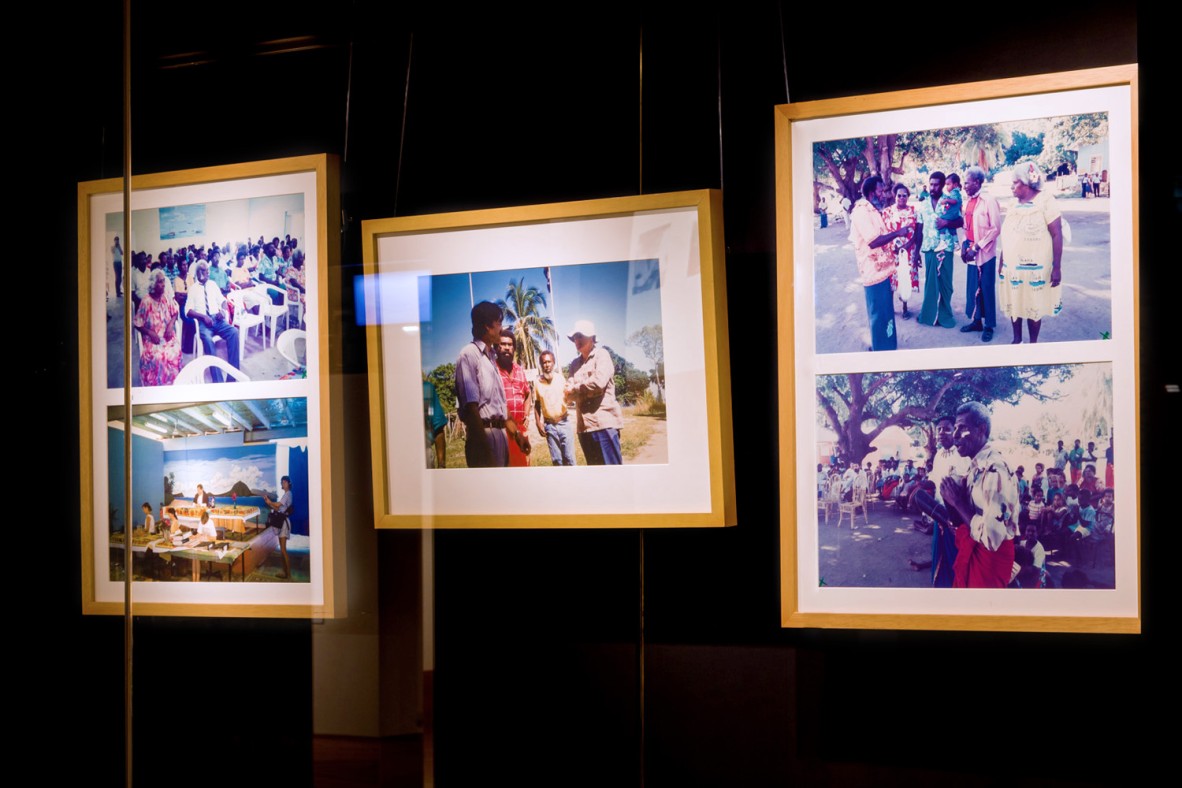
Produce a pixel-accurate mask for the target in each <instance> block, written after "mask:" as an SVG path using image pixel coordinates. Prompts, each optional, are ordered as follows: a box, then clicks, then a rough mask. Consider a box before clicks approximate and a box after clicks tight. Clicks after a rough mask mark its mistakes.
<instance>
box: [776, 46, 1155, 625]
mask: <svg viewBox="0 0 1182 788" xmlns="http://www.w3.org/2000/svg"><path fill="white" fill-rule="evenodd" d="M1136 100H1137V85H1136V67H1135V66H1121V67H1114V68H1104V69H1095V70H1088V71H1079V72H1070V73H1063V74H1050V75H1043V76H1034V77H1024V78H1016V79H1006V80H998V81H992V82H981V83H974V84H968V85H955V86H946V87H938V88H926V89H920V90H910V91H902V92H897V93H885V94H879V95H871V96H857V97H850V98H844V99H831V100H824V101H814V102H807V103H800V104H788V105H784V106H780V107H777V108H776V168H777V178H776V181H777V194H776V200H777V205H776V211H777V232H778V242H777V243H778V248H777V255H778V268H777V270H778V289H779V292H778V303H779V312H780V317H779V341H780V345H779V347H780V378H779V379H780V398H781V402H782V404H783V407H782V408H781V412H782V413H783V414H784V415H785V417H784V418H783V419H782V421H781V425H780V446H781V465H780V473H781V507H780V511H781V603H782V614H783V624H784V626H788V627H852V628H888V629H978V630H1042V631H1089V632H1137V631H1139V630H1140V577H1139V564H1138V559H1137V556H1138V543H1139V539H1138V482H1137V469H1136V464H1135V463H1134V462H1124V461H1122V462H1121V463H1120V465H1119V469H1118V466H1117V464H1116V461H1115V458H1116V457H1120V458H1122V459H1123V458H1134V457H1136V456H1137V430H1138V418H1137V403H1138V397H1137V335H1136V327H1137V302H1136V292H1137V188H1138V184H1137V150H1136V140H1137V129H1136V118H1137V107H1136ZM920 589H923V590H920Z"/></svg>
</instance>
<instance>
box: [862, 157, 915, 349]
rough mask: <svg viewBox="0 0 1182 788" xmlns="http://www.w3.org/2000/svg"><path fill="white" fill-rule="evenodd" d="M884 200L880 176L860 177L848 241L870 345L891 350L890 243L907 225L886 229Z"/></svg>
mask: <svg viewBox="0 0 1182 788" xmlns="http://www.w3.org/2000/svg"><path fill="white" fill-rule="evenodd" d="M885 202H886V190H885V189H884V188H883V185H882V178H880V177H879V176H877V175H871V176H870V177H869V178H867V179H866V180H864V181H862V199H860V200H858V202H857V203H855V204H854V208H853V210H852V211H850V241H851V242H852V243H853V245H854V256H855V257H856V258H857V260H858V279H859V281H860V282H861V283H862V287H863V288H865V292H866V314H867V316H868V317H869V319H870V349H871V350H894V349H895V348H896V347H898V337H897V336H896V335H895V302H894V298H893V296H892V295H891V274H892V273H894V271H895V255H894V253H893V252H892V250H891V247H890V246H889V244H890V242H891V241H893V240H895V239H896V238H901V237H903V236H904V235H906V234H907V232H908V228H902V227H901V228H899V229H898V230H895V231H894V232H888V231H887V228H886V223H885V222H884V221H883V218H882V214H881V213H879V210H880V207H881V206H882V205H883V204H884V203H885Z"/></svg>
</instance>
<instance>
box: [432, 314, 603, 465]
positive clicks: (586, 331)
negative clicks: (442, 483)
mask: <svg viewBox="0 0 1182 788" xmlns="http://www.w3.org/2000/svg"><path fill="white" fill-rule="evenodd" d="M471 318H472V341H471V342H469V343H468V344H467V345H465V346H464V348H463V349H462V350H461V351H460V355H459V358H458V359H457V361H456V372H455V390H456V398H457V401H458V402H457V406H458V411H459V419H460V421H461V422H462V423H463V425H464V428H465V435H466V440H465V443H464V458H465V461H466V463H467V466H468V467H469V468H498V467H514V466H527V465H529V464H530V453H531V451H532V447H531V446H530V439H529V424H530V422H531V421H532V422H533V423H534V424H535V426H536V427H537V431H538V434H539V435H544V436H545V437H546V444H547V447H548V449H549V451H550V463H551V465H565V466H572V465H574V464H575V448H574V447H575V444H574V440H575V435H577V436H578V441H579V447H580V448H581V449H582V451H583V456H584V458H585V459H586V461H587V464H588V465H622V464H623V462H624V458H623V453H622V451H621V448H620V428H621V427H622V426H623V423H624V417H623V411H622V409H621V407H620V403H619V401H618V400H617V399H616V385H615V363H614V362H613V361H612V358H611V354H610V353H609V352H608V351H607V349H606V348H605V347H603V346H601V345H599V344H597V337H596V333H595V325H594V324H593V323H592V322H591V321H590V320H579V321H576V322H575V324H574V328H573V330H572V331H571V333H570V334H569V336H568V339H570V341H571V342H573V343H574V345H575V349H576V350H577V351H578V355H577V356H576V357H575V359H574V360H573V361H572V362H571V364H570V366H569V368H568V374H567V375H563V373H562V370H561V369H560V368H559V367H558V365H557V363H556V360H555V358H554V353H553V352H552V351H550V350H545V351H542V353H541V354H539V359H538V360H539V364H540V369H539V370H538V371H537V375H536V378H535V379H534V380H533V381H531V380H530V379H529V377H530V376H528V375H526V372H525V370H524V369H523V368H522V367H521V365H520V364H518V363H517V361H516V360H515V359H516V341H517V340H516V337H515V335H514V333H513V331H512V329H508V328H505V327H504V325H503V321H504V311H503V310H502V309H501V308H500V307H499V306H497V305H496V304H494V303H491V302H489V301H482V302H480V303H479V304H476V306H474V307H472V312H471ZM423 412H424V423H425V428H426V439H427V440H426V443H427V464H428V467H444V465H445V464H446V446H445V442H446V437H445V432H444V428H445V427H446V425H447V419H446V416H444V415H443V408H442V406H441V404H440V403H439V397H438V394H437V392H436V391H435V387H434V386H433V385H432V384H431V383H430V382H424V383H423Z"/></svg>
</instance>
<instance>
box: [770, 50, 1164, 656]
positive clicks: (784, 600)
mask: <svg viewBox="0 0 1182 788" xmlns="http://www.w3.org/2000/svg"><path fill="white" fill-rule="evenodd" d="M1103 87H1128V88H1129V96H1130V103H1129V107H1128V111H1129V122H1130V124H1131V146H1132V148H1131V151H1130V153H1131V172H1130V187H1131V205H1132V216H1131V224H1132V238H1131V247H1132V248H1131V249H1129V250H1128V252H1129V253H1131V259H1132V271H1131V274H1130V276H1131V294H1132V297H1131V303H1129V304H1124V305H1122V306H1121V308H1127V309H1131V310H1132V315H1131V324H1132V328H1133V330H1132V336H1131V337H1130V338H1128V339H1125V340H1122V343H1120V344H1121V347H1120V348H1118V347H1115V346H1114V347H1113V351H1112V352H1113V355H1114V356H1115V355H1116V354H1118V353H1120V352H1122V351H1123V349H1124V348H1127V350H1128V352H1129V353H1130V354H1131V357H1132V359H1133V361H1132V364H1133V369H1134V373H1135V374H1134V375H1133V381H1131V384H1125V385H1131V388H1132V402H1133V403H1134V408H1133V416H1132V418H1133V424H1134V425H1135V430H1134V431H1135V433H1136V434H1139V433H1140V411H1139V401H1140V399H1139V385H1140V383H1139V376H1138V375H1137V374H1136V371H1137V359H1138V358H1139V338H1138V335H1137V321H1138V311H1137V310H1138V304H1137V292H1138V261H1139V239H1138V232H1139V225H1138V152H1137V67H1136V65H1126V66H1114V67H1109V68H1098V69H1088V70H1082V71H1072V72H1064V73H1056V74H1044V75H1039V76H1030V77H1017V78H1012V79H1000V80H993V81H987V82H975V83H970V84H962V85H946V86H940V87H931V88H921V89H917V90H905V91H897V92H891V93H880V94H874V95H865V96H851V97H845V98H836V99H825V100H820V101H809V102H802V103H798V104H785V105H781V106H778V107H776V108H775V135H776V231H777V249H776V255H777V302H778V305H779V319H778V331H777V337H778V341H779V367H780V369H779V378H778V380H779V390H780V393H779V398H780V413H781V420H780V429H779V445H780V605H781V624H782V626H784V627H822V628H855V629H931V630H935V629H946V630H984V631H1015V632H1035V631H1037V632H1104V633H1137V632H1140V629H1141V592H1140V558H1139V555H1140V535H1139V531H1138V533H1137V535H1136V539H1135V540H1134V547H1135V550H1136V554H1137V555H1136V578H1135V582H1136V583H1137V589H1136V595H1135V596H1136V611H1135V613H1131V614H1130V615H1118V616H1088V615H1086V614H1084V611H1081V614H1080V615H1029V616H1028V615H1020V614H992V613H974V612H971V611H966V613H964V614H951V615H945V614H939V615H935V614H925V613H915V612H909V611H901V612H899V613H882V612H865V613H859V612H844V611H843V612H816V611H812V610H810V611H802V610H801V609H800V600H799V591H800V589H799V587H798V574H799V573H798V567H799V566H800V564H799V559H800V556H798V531H797V516H798V511H799V507H798V500H797V485H798V483H799V482H798V478H797V473H798V470H797V469H798V462H803V461H802V460H798V458H797V457H796V455H795V451H796V444H797V428H796V413H797V410H796V409H797V400H796V394H797V392H796V385H797V380H796V374H797V373H796V369H797V352H798V348H797V347H796V337H795V330H794V321H795V314H794V310H795V308H794V297H795V296H794V292H795V287H794V258H795V246H794V235H793V233H794V225H793V217H794V212H793V207H792V190H793V166H794V162H793V160H792V159H793V142H792V135H793V124H794V123H796V122H798V121H805V120H816V119H823V118H837V117H843V116H856V115H869V114H871V113H876V112H883V111H888V110H903V109H913V108H928V107H939V106H941V105H946V104H960V103H964V102H974V101H982V100H987V99H1009V98H1018V97H1024V96H1037V95H1041V94H1050V93H1059V92H1069V91H1076V90H1082V89H1088V88H1103ZM798 166H799V163H798ZM807 166H808V167H809V169H810V171H811V167H812V164H811V162H809V163H808V164H807ZM1115 256H1116V255H1115V252H1114V255H1113V257H1114V259H1115ZM1113 278H1114V279H1115V278H1116V277H1115V271H1114V277H1113ZM1117 308H1118V307H1117V305H1116V304H1114V306H1113V310H1114V312H1115V311H1116V309H1117ZM799 350H800V352H802V353H815V348H803V349H799ZM910 352H916V351H910ZM1040 363H1050V362H1045V361H1044V362H1040ZM1131 440H1132V441H1134V443H1133V444H1131V445H1135V441H1136V435H1134V436H1133V437H1132V438H1131ZM1124 456H1130V453H1128V452H1126V453H1125V454H1124ZM1129 464H1130V465H1132V463H1131V462H1130V463H1129ZM808 465H809V467H810V468H811V463H809V464H808ZM1138 484H1139V482H1138ZM1134 489H1135V490H1136V491H1137V495H1136V498H1137V501H1136V502H1135V503H1134V509H1133V512H1134V525H1135V524H1136V523H1137V522H1139V520H1140V500H1139V499H1140V495H1139V489H1138V488H1137V487H1134ZM1122 500H1123V498H1122ZM814 508H815V507H814ZM806 560H816V556H815V555H814V556H809V557H807V558H806ZM976 593H982V592H976ZM1006 593H1013V592H1006ZM1072 593H1080V594H1089V593H1101V592H1097V591H1094V590H1090V589H1089V590H1086V591H1078V592H1072ZM979 609H980V608H978V610H979Z"/></svg>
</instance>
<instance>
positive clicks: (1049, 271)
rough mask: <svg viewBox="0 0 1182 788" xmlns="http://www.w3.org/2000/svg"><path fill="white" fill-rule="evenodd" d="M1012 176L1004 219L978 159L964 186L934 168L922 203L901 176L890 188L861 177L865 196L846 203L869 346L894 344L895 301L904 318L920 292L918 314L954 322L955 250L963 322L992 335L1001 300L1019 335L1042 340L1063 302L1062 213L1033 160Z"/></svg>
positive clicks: (921, 318)
mask: <svg viewBox="0 0 1182 788" xmlns="http://www.w3.org/2000/svg"><path fill="white" fill-rule="evenodd" d="M1011 175H1012V185H1011V191H1012V193H1013V196H1014V198H1015V199H1014V203H1013V204H1012V205H1011V206H1009V207H1007V210H1006V216H1005V220H1004V221H1003V220H1002V215H1001V206H1000V205H999V203H998V201H997V199H996V198H994V197H992V196H990V195H988V194H986V193H985V191H984V189H983V188H982V187H983V186H984V185H985V180H986V177H987V176H986V173H985V171H984V170H982V169H981V168H980V167H975V166H974V167H969V168H968V169H967V170H966V171H965V174H964V179H963V185H962V179H961V176H960V175H958V174H957V173H950V174H948V175H945V174H944V173H943V172H938V171H937V172H933V173H931V175H930V176H929V178H928V188H927V191H926V193H925V194H923V195H921V198H920V199H919V201H918V202H916V203H912V202H911V191H910V189H908V187H907V186H906V185H905V184H903V183H895V184H893V185H892V186H890V187H889V188H888V185H887V184H886V183H885V182H884V181H883V179H882V178H881V177H880V176H878V175H872V176H870V177H868V178H866V180H864V181H863V182H862V199H860V200H858V201H857V202H856V203H855V204H854V205H853V207H852V208H851V209H850V212H849V237H850V241H851V242H852V243H853V247H854V255H855V257H856V259H857V265H858V275H859V277H858V280H859V282H860V283H861V285H862V286H863V289H864V295H865V300H866V312H867V316H868V318H869V323H870V345H871V346H870V349H871V350H895V349H896V348H897V346H898V334H897V331H896V325H895V300H896V298H897V300H898V301H899V303H900V305H901V306H902V310H901V315H900V317H901V319H903V320H909V319H911V318H912V316H913V313H912V311H911V308H910V300H911V296H912V294H913V293H917V294H918V295H919V297H920V300H921V303H920V308H919V312H918V314H915V315H914V317H915V320H916V322H918V323H920V324H922V325H925V326H933V327H938V328H956V327H957V320H956V317H955V315H954V303H953V302H954V297H953V296H954V278H955V277H954V269H955V267H956V266H955V262H956V259H957V258H959V259H960V261H961V263H963V265H964V268H965V272H966V273H965V276H964V278H963V281H964V283H965V297H964V315H965V319H966V321H967V322H965V323H964V324H962V325H960V331H961V332H963V333H965V334H970V335H971V334H976V333H979V334H980V339H981V341H982V342H990V341H992V340H993V336H994V331H995V329H996V327H997V312H998V310H999V309H1000V311H1001V312H1002V313H1003V314H1004V315H1005V316H1006V317H1008V318H1009V320H1010V326H1011V329H1012V332H1013V334H1012V340H1011V341H1012V343H1013V344H1020V343H1021V342H1022V341H1023V338H1024V336H1027V337H1028V338H1029V341H1030V342H1031V343H1035V342H1038V338H1039V332H1040V330H1041V328H1042V321H1043V319H1044V318H1046V317H1050V316H1053V315H1058V314H1059V313H1060V311H1061V310H1062V308H1063V302H1062V288H1061V287H1060V284H1061V282H1062V270H1061V268H1062V257H1063V228H1062V218H1061V215H1060V212H1059V209H1058V207H1057V206H1056V204H1055V200H1054V198H1053V197H1051V196H1050V194H1048V193H1047V192H1045V191H1044V190H1043V173H1042V170H1041V169H1039V167H1038V166H1037V165H1036V164H1034V163H1033V162H1024V163H1021V164H1018V165H1016V166H1015V167H1014V168H1013V170H1012V172H1011ZM1023 321H1025V325H1024V324H1023ZM1024 328H1025V332H1024V331H1023V329H1024Z"/></svg>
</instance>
